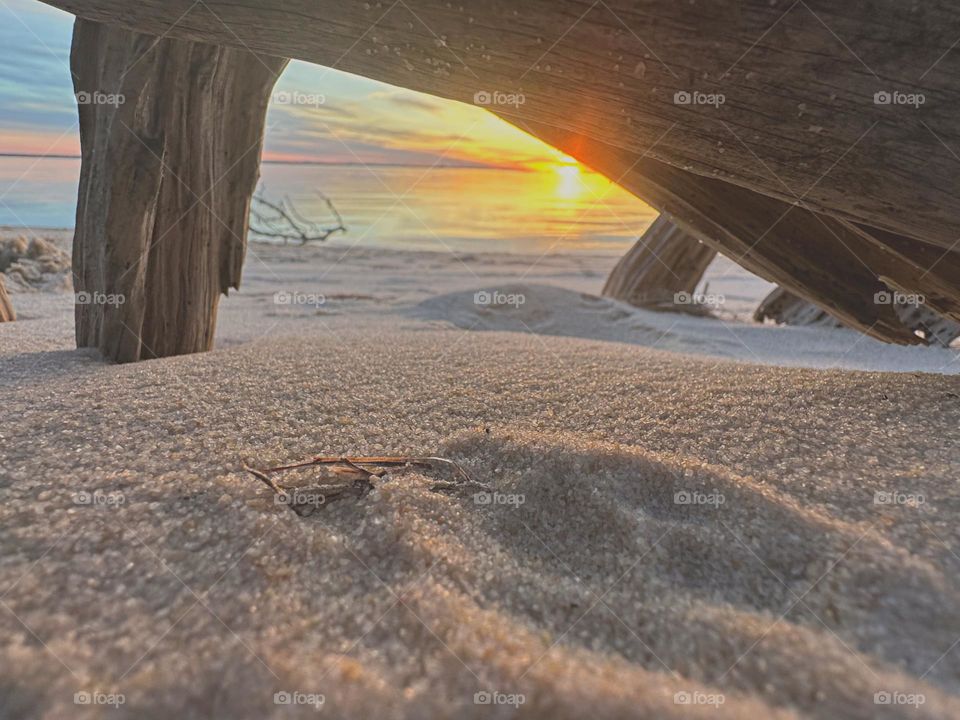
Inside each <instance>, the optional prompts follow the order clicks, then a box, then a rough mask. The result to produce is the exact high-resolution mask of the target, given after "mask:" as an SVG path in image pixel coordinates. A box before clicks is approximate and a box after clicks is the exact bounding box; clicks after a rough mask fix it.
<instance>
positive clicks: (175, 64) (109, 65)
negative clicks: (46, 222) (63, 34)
mask: <svg viewBox="0 0 960 720" xmlns="http://www.w3.org/2000/svg"><path fill="white" fill-rule="evenodd" d="M286 62H287V61H286V60H283V59H278V58H270V57H264V58H260V57H257V56H256V55H254V54H252V53H250V52H248V51H246V50H239V49H233V48H226V47H220V46H216V45H207V44H204V43H197V42H190V41H185V40H172V39H169V38H163V39H158V38H155V37H151V36H148V35H141V34H139V33H136V32H131V31H129V30H125V29H123V28H120V27H114V26H107V25H101V24H99V23H95V22H90V21H86V20H77V22H76V24H75V26H74V36H73V48H72V52H71V68H72V70H73V74H74V88H75V90H76V93H77V98H78V107H79V112H80V143H81V148H82V165H81V173H80V192H79V199H78V203H77V221H76V232H75V236H74V245H73V269H74V285H75V289H76V291H77V296H78V303H77V306H76V333H77V345H78V346H80V347H97V348H99V349H100V351H101V352H102V353H103V355H104V356H105V357H107V358H109V359H112V360H116V361H118V362H132V361H136V360H141V359H144V358H152V357H164V356H168V355H178V354H183V353H192V352H201V351H205V350H209V349H210V348H211V347H212V344H213V333H214V329H215V326H216V316H217V304H218V302H219V296H220V294H221V293H226V292H227V290H228V289H229V288H231V287H232V288H237V287H238V286H239V283H240V270H241V266H242V263H243V257H244V254H245V251H246V233H247V220H248V213H249V205H250V198H251V196H252V194H253V192H254V189H255V187H256V183H257V179H258V176H259V165H260V150H261V146H262V141H263V132H264V123H265V118H266V110H267V104H268V102H269V98H270V92H271V90H272V88H273V84H274V82H275V80H276V78H277V76H278V75H279V74H280V72H281V71H282V70H283V68H284V66H285V64H286Z"/></svg>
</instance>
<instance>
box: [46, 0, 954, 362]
mask: <svg viewBox="0 0 960 720" xmlns="http://www.w3.org/2000/svg"><path fill="white" fill-rule="evenodd" d="M48 4H51V5H55V6H57V7H61V8H63V9H66V10H68V11H71V12H74V13H76V14H78V15H80V16H82V17H86V18H91V19H93V20H97V21H101V22H106V23H115V24H116V25H115V26H112V27H111V28H110V29H107V28H99V26H98V25H96V24H93V23H86V26H87V28H88V29H87V31H86V32H87V35H86V43H78V44H76V45H75V52H74V58H73V61H74V70H75V73H76V74H77V76H78V78H77V81H76V84H77V89H78V90H79V89H89V90H91V91H92V90H100V91H106V92H111V91H113V92H115V91H118V90H119V91H121V92H123V91H127V92H128V93H129V94H130V96H132V97H134V98H135V102H133V103H131V104H128V105H121V106H120V107H119V108H117V109H104V108H101V107H91V106H81V140H82V142H83V143H84V172H83V177H82V179H81V197H80V203H79V206H78V223H77V235H78V239H77V241H76V245H75V250H81V252H75V263H78V266H77V268H76V269H77V274H78V278H79V280H80V282H81V283H82V285H83V287H87V288H92V289H102V290H103V291H105V292H114V293H116V292H122V293H128V294H129V296H130V297H132V298H133V302H130V303H127V304H126V305H125V306H121V307H120V308H109V307H108V308H100V307H95V306H94V307H86V308H84V307H80V308H78V318H77V319H78V324H77V331H78V341H79V342H80V343H81V344H93V345H98V346H100V347H101V349H103V350H104V351H105V353H106V354H107V355H108V356H110V357H114V358H115V359H121V360H132V359H139V358H141V357H151V356H162V355H168V354H176V353H180V352H192V351H196V350H203V349H207V348H208V347H209V346H210V343H211V341H212V332H213V322H214V319H215V316H216V304H217V295H218V293H219V292H225V291H226V289H227V288H228V287H230V286H236V284H237V282H239V268H240V263H241V262H242V258H243V250H244V241H245V230H246V225H245V223H246V208H245V205H246V203H247V202H248V200H249V194H250V192H252V187H253V183H254V182H255V177H256V163H257V162H258V158H257V156H258V155H259V146H258V145H257V142H258V138H259V135H260V133H262V129H263V112H264V110H265V106H266V100H267V95H268V93H269V89H270V87H271V85H272V82H273V80H274V78H275V74H276V72H279V70H280V69H282V67H283V65H284V63H285V62H286V61H285V60H279V59H270V58H268V57H266V56H268V55H273V56H278V57H279V56H284V57H286V56H289V57H296V58H300V59H304V60H308V61H312V62H316V63H319V64H322V65H328V66H336V67H339V68H340V69H344V70H348V71H350V72H355V73H358V74H362V75H366V76H369V77H372V78H375V79H378V80H383V81H386V82H391V83H393V84H397V85H401V86H404V87H408V88H412V89H415V90H421V91H425V92H429V93H432V94H435V95H439V96H443V97H449V98H454V99H460V100H466V101H470V100H472V99H473V97H474V94H475V93H477V92H478V91H489V92H498V91H499V92H504V93H510V92H519V93H522V94H523V96H524V102H523V103H522V104H519V105H516V106H503V105H500V106H496V107H491V108H490V109H492V110H494V111H495V112H496V113H497V114H499V115H500V116H502V117H504V118H506V119H508V120H510V121H511V122H514V123H515V124H517V125H518V126H520V127H522V128H523V129H525V130H527V131H528V132H531V133H532V134H533V135H535V136H537V137H540V138H542V139H544V140H546V141H547V142H549V143H550V144H552V145H555V146H556V147H559V148H561V149H563V150H564V151H565V152H567V153H568V154H570V155H573V156H574V157H577V158H578V159H579V160H581V161H582V162H584V163H585V164H587V165H589V166H591V167H593V168H594V169H596V170H597V171H599V172H601V173H603V174H604V175H606V176H607V177H610V178H611V179H613V180H615V181H617V182H619V183H620V184H621V185H623V186H624V187H626V188H627V189H628V190H630V191H631V192H633V193H634V194H636V195H638V196H639V197H641V198H643V199H644V200H646V201H647V202H648V203H650V204H651V205H653V206H654V207H656V208H657V209H659V210H660V211H661V212H662V213H664V214H665V215H667V216H668V217H670V218H671V219H672V220H673V221H674V222H675V223H676V224H677V225H678V226H679V227H680V228H681V229H682V230H683V231H685V232H687V233H689V234H690V235H692V236H693V237H694V238H696V239H697V240H699V241H701V242H702V243H704V244H705V245H708V246H709V247H710V248H712V249H714V250H719V251H721V252H723V253H724V254H726V255H727V256H728V257H730V258H731V259H733V260H734V261H736V262H738V263H740V264H741V265H743V266H744V267H746V268H747V269H749V270H751V271H753V272H755V273H756V274H758V275H760V276H762V277H764V278H766V279H768V280H770V281H772V282H775V283H777V284H778V285H781V286H783V287H784V288H785V289H787V290H789V291H790V292H792V293H794V294H796V295H798V296H799V297H801V298H803V299H804V300H808V301H810V302H813V303H815V304H816V305H818V306H819V307H822V308H824V309H826V310H827V311H829V312H830V313H831V314H832V315H833V316H835V317H836V318H838V319H839V320H841V321H842V322H843V323H844V324H846V325H849V326H851V327H855V328H858V329H860V330H862V331H863V332H866V333H868V334H870V335H872V336H874V337H877V338H880V339H883V340H886V341H890V342H897V343H903V344H909V343H917V342H922V340H921V339H920V338H918V337H917V336H916V335H915V334H914V333H913V332H912V330H911V328H910V327H909V326H908V325H907V324H905V323H904V320H903V318H902V317H901V316H900V315H899V314H898V313H897V312H896V311H895V309H894V308H893V307H891V306H890V305H884V304H878V303H875V302H873V297H874V296H875V295H876V294H877V293H878V292H882V291H883V290H885V289H887V288H894V289H896V290H899V291H901V292H904V293H911V294H922V295H924V296H925V297H926V298H927V303H928V305H929V307H931V308H932V309H934V310H935V311H936V312H938V313H940V314H942V315H945V316H947V317H950V318H952V319H953V320H960V288H958V278H960V275H958V270H960V253H957V252H954V250H953V248H954V247H955V243H956V242H957V238H958V237H960V194H958V193H957V192H956V167H957V165H956V160H955V159H954V157H952V153H948V152H946V151H945V149H944V148H945V146H946V148H947V149H949V148H950V147H951V146H955V145H957V144H960V117H958V116H957V114H956V113H955V112H954V111H953V109H954V108H955V107H956V104H957V102H958V101H960V81H958V80H957V79H956V78H958V77H960V74H958V71H960V53H951V52H949V50H950V49H951V48H952V47H953V45H954V42H955V40H956V38H955V37H954V33H953V31H951V30H950V28H951V27H955V26H956V25H957V24H958V22H960V8H958V7H955V6H953V5H952V4H951V3H949V2H947V0H930V1H929V2H925V3H922V4H909V6H908V5H905V4H903V3H900V2H897V1H896V0H878V1H877V2H875V3H871V5H870V8H869V12H866V11H862V12H861V11H857V9H856V8H855V7H854V8H849V7H845V6H843V5H842V4H838V3H835V2H828V0H810V1H809V2H807V3H798V4H791V3H790V2H789V1H788V0H772V1H771V0H742V1H740V2H732V1H731V2H724V1H721V2H719V3H693V4H687V3H674V2H672V1H670V2H668V1H667V0H651V1H650V2H646V3H642V4H641V3H636V2H630V1H628V0H623V1H620V0H610V2H608V3H601V4H594V5H592V6H591V5H590V4H589V3H581V2H577V1H576V0H567V1H564V2H558V1H557V0H524V1H523V2H506V0H486V1H485V2H481V3H474V4H472V5H471V6H470V7H469V8H468V9H467V10H464V8H462V7H460V6H455V5H449V4H447V3H444V2H438V1H437V0H408V2H407V3H401V4H398V5H393V6H389V8H385V7H381V6H379V5H378V4H369V3H364V4H360V3H335V2H332V0H290V1H289V2H285V3H283V4H282V5H279V6H278V5H277V4H275V3H271V2H269V1H268V0H251V1H250V2H248V3H244V4H235V3H227V2H225V1H224V0H209V1H208V2H205V3H201V4H199V5H197V4H193V3H191V2H189V0H143V1H142V2H139V3H137V4H136V6H135V7H131V6H130V4H129V3H127V2H124V1H123V0H49V1H48ZM81 24H82V23H81ZM120 27H125V28H132V29H135V30H137V31H141V32H144V33H152V34H154V35H163V36H164V39H162V40H160V41H159V42H157V45H156V48H155V49H153V50H150V46H151V45H152V43H153V42H156V41H155V40H154V39H152V38H150V39H147V38H146V37H145V36H142V35H139V34H138V33H134V32H127V31H124V30H121V29H119V28H120ZM825 27H828V28H829V31H827V30H825ZM98 28H99V29H98ZM631 28H633V29H635V28H641V29H643V30H644V33H643V34H644V36H645V37H644V39H641V38H640V37H639V36H638V35H637V34H636V33H635V32H634V30H633V29H631ZM648 33H649V37H646V35H647V34H648ZM77 37H78V38H81V33H79V32H78V35H77ZM758 37H762V38H764V42H762V43H758V42H757V38H758ZM171 38H181V40H172V39H171ZM838 38H849V42H850V43H851V44H852V45H854V46H855V48H856V51H857V52H856V53H854V52H853V51H852V48H850V47H849V46H846V47H845V46H844V43H843V42H839V41H838ZM705 39H708V40H709V42H705V41H704V40H705ZM185 40H189V41H196V42H185ZM648 41H649V43H652V44H653V45H654V46H655V47H651V45H650V44H649V43H648ZM205 42H210V43H218V44H220V45H222V46H230V47H213V46H208V45H204V44H203V43H205ZM78 49H82V50H83V52H78ZM251 49H252V50H254V51H257V52H262V53H264V54H265V56H263V57H258V56H255V55H253V54H251V53H250V52H249V50H251ZM927 55H929V56H930V57H927ZM141 57H142V58H143V59H141ZM161 57H162V58H164V60H165V62H161V61H160V60H159V58H161ZM863 58H867V59H868V60H867V62H869V67H867V68H866V70H865V63H864V60H863ZM128 68H129V72H128ZM264 70H267V72H264ZM867 70H868V71H867ZM274 71H275V72H274ZM823 78H829V79H830V82H829V84H826V83H824V82H823ZM881 78H894V79H893V80H881ZM896 78H903V80H902V81H898V80H896ZM916 78H921V80H919V81H918V80H916ZM188 81H189V82H188ZM887 86H890V87H889V88H888V87H887ZM698 90H699V91H702V92H707V93H722V94H723V95H724V96H725V102H724V104H722V105H720V106H718V107H717V106H711V105H689V104H678V103H676V102H675V100H674V94H675V93H676V92H691V91H698ZM885 90H891V91H892V90H902V91H910V92H916V93H922V94H923V96H924V104H923V105H922V107H920V108H908V107H905V106H903V105H896V104H894V105H877V104H874V93H876V92H878V91H885ZM130 105H134V106H136V108H137V112H134V111H133V109H131V107H130ZM172 108H177V110H173V109H172ZM224 110H228V111H230V110H235V111H236V112H221V111H224ZM215 114H219V115H222V116H223V117H226V118H230V119H228V120H226V121H225V124H226V125H227V127H226V131H225V132H224V133H223V138H224V140H223V141H220V142H218V138H219V135H218V133H219V128H214V127H213V123H212V121H211V119H212V117H213V116H214V115H215ZM115 117H116V118H117V119H121V120H122V126H127V129H131V130H132V132H128V133H126V135H127V136H126V137H125V136H124V133H121V132H119V130H118V129H117V126H116V124H115V123H114V122H113V120H114V118H115ZM184 118H188V119H189V122H183V120H184ZM165 131H166V132H165ZM238 138H240V139H241V140H238ZM242 139H249V140H251V143H252V145H253V146H254V147H255V151H254V152H253V153H251V154H250V155H243V156H239V155H238V153H243V152H245V151H246V148H247V147H248V144H247V143H245V142H242ZM94 147H96V148H97V152H93V148H94ZM108 158H111V159H110V160H108ZM161 158H162V160H161ZM235 164H238V165H239V166H240V170H239V172H238V171H236V170H230V172H229V175H228V174H227V173H226V171H227V170H228V169H230V168H232V167H233V165H235ZM171 168H172V169H173V170H172V171H171V170H170V169H171ZM211 168H213V170H212V171H211ZM174 173H175V174H176V176H180V177H184V176H186V177H184V182H183V183H180V182H176V181H175V178H173V176H174ZM220 177H228V178H229V182H227V181H225V182H224V183H223V185H224V186H225V188H224V192H222V193H220V192H218V191H217V190H216V189H213V190H210V193H209V194H210V197H209V198H207V199H206V200H205V201H204V202H201V203H199V206H200V207H199V208H197V205H198V203H195V202H194V199H195V198H194V197H192V193H190V192H188V191H187V190H186V189H185V188H197V187H199V188H213V187H214V184H215V183H214V179H217V178H220ZM131 180H135V182H131ZM226 188H229V191H226ZM131 189H132V192H131ZM201 192H202V191H201ZM113 195H116V199H117V202H115V203H111V202H110V199H111V197H112V196H113ZM126 205H129V206H130V207H124V206H126ZM241 206H244V207H241ZM180 211H184V219H183V220H178V218H180V216H181V212H180ZM241 211H242V212H241ZM241 215H242V216H243V218H242V220H241V219H240V218H241ZM181 225H183V226H185V227H184V228H181V227H180V226H181ZM218 226H224V227H218ZM224 228H226V229H227V230H229V232H223V230H224ZM167 234H169V235H171V236H172V238H173V242H172V243H170V244H169V245H170V247H175V248H176V249H177V250H176V252H175V251H174V250H169V251H160V250H157V249H156V248H160V247H161V244H162V245H167V244H168V243H167ZM119 238H125V240H124V241H123V242H120V241H119V240H118V239H119ZM151 238H152V240H151ZM161 239H162V243H161ZM128 335H130V336H133V337H134V338H136V339H137V342H134V341H133V340H131V338H130V337H127V336H128Z"/></svg>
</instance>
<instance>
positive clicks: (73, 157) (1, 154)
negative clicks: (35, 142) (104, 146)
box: [0, 152, 528, 172]
mask: <svg viewBox="0 0 960 720" xmlns="http://www.w3.org/2000/svg"><path fill="white" fill-rule="evenodd" d="M0 158H37V159H40V160H43V159H50V160H82V159H83V158H82V156H80V155H63V154H59V153H18V152H0ZM260 164H261V165H331V166H339V167H364V166H366V167H403V168H431V169H441V170H447V169H450V170H508V171H512V172H526V171H527V170H528V168H524V167H519V166H516V165H487V164H483V163H465V164H451V163H439V164H430V163H396V162H362V161H359V162H357V161H338V160H261V161H260Z"/></svg>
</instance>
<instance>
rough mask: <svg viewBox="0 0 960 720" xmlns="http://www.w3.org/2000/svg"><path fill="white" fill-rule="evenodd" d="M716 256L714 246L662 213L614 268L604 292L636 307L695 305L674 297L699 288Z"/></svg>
mask: <svg viewBox="0 0 960 720" xmlns="http://www.w3.org/2000/svg"><path fill="white" fill-rule="evenodd" d="M716 256H717V251H716V250H715V249H714V248H712V247H710V246H709V245H704V244H703V243H701V242H700V241H699V240H697V239H696V238H695V237H693V236H692V235H690V234H689V233H686V232H684V231H683V230H681V229H680V228H679V227H677V226H676V225H674V224H673V223H672V222H671V221H670V220H669V219H668V218H666V217H664V216H662V215H661V216H660V217H659V218H657V219H656V220H655V221H654V223H653V224H652V225H651V226H650V227H649V228H648V229H647V231H646V232H645V233H644V234H643V236H642V237H641V238H640V239H639V240H637V242H636V244H635V245H634V246H633V247H632V248H631V249H630V251H629V252H628V253H627V254H626V255H624V256H623V258H621V259H620V261H619V262H618V263H617V264H616V266H615V267H614V268H613V271H612V272H611V273H610V277H609V278H607V282H606V285H604V287H603V295H605V296H606V297H611V298H613V299H615V300H620V301H622V302H625V303H629V304H630V305H635V306H636V307H648V308H669V309H673V310H687V309H691V308H692V307H693V306H691V305H682V304H680V305H678V304H676V303H675V302H674V300H675V298H676V296H677V295H678V294H684V295H691V294H692V293H693V292H694V291H695V290H696V289H697V285H698V284H699V283H700V280H701V278H702V277H703V274H704V273H705V272H706V271H707V268H708V267H709V266H710V263H711V262H713V259H714V258H715V257H716Z"/></svg>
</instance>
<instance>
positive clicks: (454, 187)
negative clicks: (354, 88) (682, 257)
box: [0, 157, 656, 253]
mask: <svg viewBox="0 0 960 720" xmlns="http://www.w3.org/2000/svg"><path fill="white" fill-rule="evenodd" d="M79 172H80V161H79V160H76V159H63V158H17V157H0V225H13V226H28V227H72V226H73V222H74V209H75V203H76V192H77V178H78V176H79ZM262 175H263V178H262V183H263V185H262V188H263V190H264V193H265V195H266V197H267V198H269V199H273V200H279V199H281V198H283V197H289V198H290V199H291V200H292V201H293V203H294V204H295V205H296V207H297V209H298V210H299V211H300V212H301V213H302V214H304V215H305V216H307V217H309V218H310V219H316V220H319V221H321V222H326V220H327V218H328V212H327V208H326V206H325V204H324V202H323V200H322V199H321V198H320V196H319V194H318V193H323V194H325V195H327V196H328V197H330V198H331V199H332V200H333V202H334V204H335V205H336V207H337V209H338V210H339V211H340V214H341V215H342V216H343V219H344V222H345V224H346V225H347V227H348V229H349V234H348V235H347V236H346V237H344V238H343V240H346V241H348V242H356V243H358V244H363V245H371V246H390V247H396V248H412V249H435V250H443V249H456V250H461V251H504V252H537V253H540V252H546V251H549V250H555V251H557V252H571V251H579V252H607V251H609V252H612V253H619V252H622V251H623V250H624V249H625V248H627V247H629V246H630V245H631V244H632V243H633V242H634V241H635V240H636V238H637V237H638V236H639V235H640V234H641V233H642V232H643V230H644V229H646V227H647V226H648V225H649V224H650V223H651V222H652V221H653V220H654V218H655V217H656V214H655V211H653V210H651V209H650V208H649V207H647V206H646V205H644V204H643V203H642V202H641V201H639V200H637V199H636V198H635V197H633V196H632V195H630V194H629V193H627V192H625V191H624V190H622V189H621V188H619V187H618V186H617V185H615V184H613V183H611V182H609V181H608V180H606V179H604V178H602V177H601V176H599V175H595V174H593V173H590V172H588V171H585V170H579V169H577V168H574V167H566V168H557V169H553V168H547V169H544V170H537V171H513V170H497V169H473V168H468V169H464V168H433V169H430V168H426V167H398V166H390V167H383V166H371V167H364V166H362V165H356V166H354V165H283V164H273V163H266V164H264V165H263V171H262ZM195 190H197V192H202V191H203V189H202V188H200V189H195Z"/></svg>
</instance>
